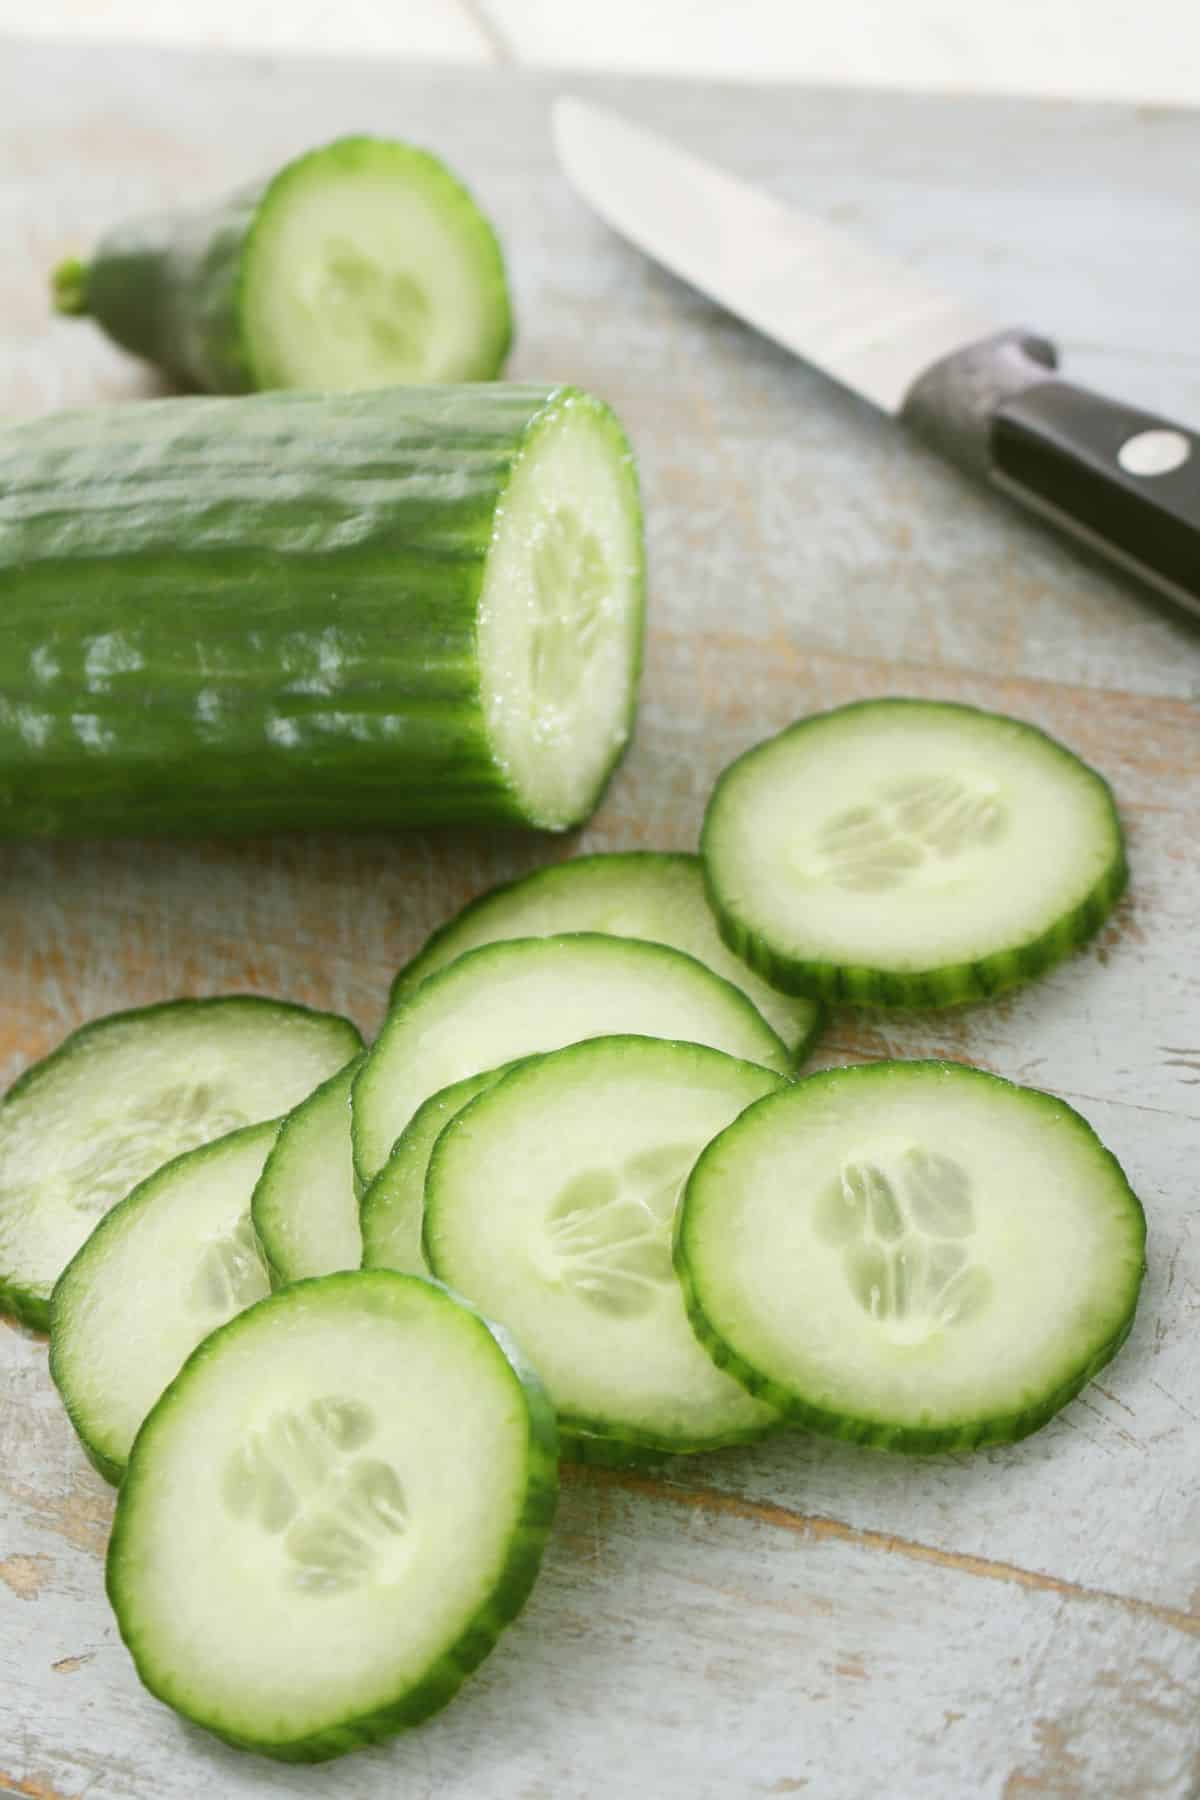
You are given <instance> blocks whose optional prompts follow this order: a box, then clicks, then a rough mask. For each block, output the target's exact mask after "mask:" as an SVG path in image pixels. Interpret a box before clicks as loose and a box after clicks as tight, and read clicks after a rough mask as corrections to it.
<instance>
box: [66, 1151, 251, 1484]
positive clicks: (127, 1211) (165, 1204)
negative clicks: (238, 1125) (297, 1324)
mask: <svg viewBox="0 0 1200 1800" xmlns="http://www.w3.org/2000/svg"><path fill="white" fill-rule="evenodd" d="M278 1129H279V1127H278V1124H277V1123H276V1122H275V1121H274V1120H272V1121H270V1122H268V1123H267V1124H265V1125H251V1126H248V1127H247V1128H246V1129H244V1130H242V1131H234V1132H231V1133H230V1135H229V1136H228V1137H224V1138H218V1140H217V1142H216V1143H215V1144H203V1145H202V1146H201V1147H200V1149H199V1150H189V1151H187V1152H186V1153H185V1154H184V1155H183V1156H177V1157H176V1158H175V1159H174V1161H172V1162H169V1163H168V1164H167V1165H166V1167H165V1168H162V1169H159V1171H158V1172H157V1174H155V1175H151V1176H150V1177H149V1179H148V1180H146V1181H143V1182H142V1183H141V1184H140V1185H139V1186H138V1187H136V1188H134V1190H133V1192H132V1193H131V1194H128V1195H126V1197H125V1199H124V1200H122V1201H120V1202H119V1203H118V1204H117V1205H116V1206H114V1207H113V1208H112V1211H111V1212H109V1213H107V1214H106V1215H105V1217H104V1218H103V1219H101V1221H100V1223H99V1225H97V1227H96V1229H95V1231H93V1233H92V1235H91V1237H90V1238H88V1240H87V1242H86V1243H85V1244H84V1245H83V1248H82V1249H81V1250H79V1251H77V1252H76V1254H75V1256H74V1257H73V1258H72V1260H71V1261H70V1262H69V1263H68V1264H67V1266H66V1268H65V1269H64V1270H63V1272H62V1274H61V1275H60V1276H59V1279H58V1283H57V1285H56V1287H55V1289H54V1294H53V1297H52V1301H51V1309H50V1317H51V1323H50V1373H51V1375H52V1377H53V1378H54V1382H55V1385H56V1386H57V1388H58V1391H59V1393H60V1394H61V1395H62V1399H63V1404H64V1405H65V1407H66V1409H67V1412H68V1414H69V1415H70V1419H71V1423H72V1424H73V1425H74V1427H75V1429H76V1431H77V1432H78V1433H79V1437H80V1439H81V1441H82V1443H83V1447H84V1449H85V1450H86V1452H87V1454H88V1456H89V1457H90V1458H91V1461H92V1462H93V1463H94V1464H95V1466H96V1468H97V1469H99V1471H100V1473H101V1474H102V1475H103V1476H104V1477H105V1479H106V1480H107V1481H112V1482H119V1481H120V1480H121V1477H122V1475H123V1474H124V1472H125V1465H126V1463H127V1462H128V1460H129V1451H130V1447H131V1446H132V1444H133V1440H134V1438H135V1437H136V1436H137V1432H138V1427H139V1426H140V1425H141V1423H142V1420H143V1419H144V1418H145V1416H146V1414H147V1413H148V1412H149V1411H150V1408H151V1407H152V1406H153V1405H154V1402H155V1401H156V1400H157V1399H158V1397H159V1395H160V1394H161V1393H162V1392H163V1390H164V1389H165V1388H166V1387H167V1386H168V1385H169V1384H170V1383H171V1382H172V1381H173V1380H174V1378H175V1376H176V1375H178V1373H179V1371H180V1369H181V1368H182V1367H183V1365H184V1363H185V1362H186V1361H187V1359H188V1357H189V1356H190V1355H191V1353H192V1351H193V1350H194V1349H195V1348H196V1345H197V1344H198V1343H200V1342H201V1340H202V1339H203V1338H206V1337H207V1336H208V1334H209V1332H210V1331H215V1330H216V1328H217V1326H218V1325H223V1324H224V1323H225V1321H226V1320H227V1319H231V1318H233V1317H234V1315H235V1314H237V1313H239V1312H242V1311H243V1310H244V1309H245V1308H246V1307H247V1306H250V1305H252V1304H253V1302H254V1301H255V1300H261V1299H263V1298H264V1297H265V1296H266V1295H267V1294H268V1293H269V1292H270V1281H269V1279H268V1275H267V1269H266V1264H265V1263H264V1261H263V1257H262V1252H261V1251H260V1249H259V1246H258V1241H257V1239H256V1238H255V1235H254V1227H253V1225H252V1224H251V1222H250V1195H251V1193H252V1192H253V1190H254V1184H255V1182H256V1181H257V1180H258V1177H259V1175H260V1173H261V1171H262V1166H263V1163H264V1162H265V1161H266V1158H267V1153H268V1151H269V1150H270V1148H271V1145H272V1144H273V1143H274V1142H275V1134H276V1132H277V1131H278Z"/></svg>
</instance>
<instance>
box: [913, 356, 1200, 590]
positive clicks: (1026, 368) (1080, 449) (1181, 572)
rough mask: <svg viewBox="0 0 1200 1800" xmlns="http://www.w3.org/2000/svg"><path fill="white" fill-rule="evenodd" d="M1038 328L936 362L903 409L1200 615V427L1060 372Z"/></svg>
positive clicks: (980, 469)
mask: <svg viewBox="0 0 1200 1800" xmlns="http://www.w3.org/2000/svg"><path fill="white" fill-rule="evenodd" d="M1055 361H1056V358H1055V353H1054V348H1053V346H1052V345H1051V344H1049V343H1047V342H1046V341H1045V339H1043V338H1038V337H1034V336H1033V335H1032V334H1030V333H1029V332H1024V331H1010V332H1004V333H1002V334H1000V335H999V336H997V337H994V338H985V339H983V340H982V341H981V342H980V343H977V344H968V345H966V346H965V347H964V348H963V349H962V350H956V351H955V352H954V353H953V355H951V356H947V357H944V358H943V359H942V360H941V361H940V362H937V363H935V364H934V365H933V367H932V368H930V369H927V370H926V371H925V373H924V374H923V375H922V376H920V377H919V378H918V380H917V381H916V382H914V384H913V386H912V388H911V389H910V391H909V393H908V395H907V397H906V399H905V402H904V405H903V407H902V409H901V416H902V418H903V419H904V420H905V422H906V423H907V424H909V425H910V426H912V428H913V429H914V430H915V431H917V432H918V433H919V434H920V435H921V436H922V437H923V438H924V439H925V440H926V441H927V442H928V443H930V444H931V445H932V447H933V448H934V449H936V450H938V451H940V452H941V454H942V455H943V456H946V457H948V458H949V459H950V460H951V461H952V462H956V463H958V464H959V465H960V467H962V468H964V469H967V470H969V471H970V472H971V473H972V474H974V475H978V476H982V477H983V478H984V479H986V480H990V481H992V482H994V483H995V484H996V485H997V486H998V487H1001V488H1003V489H1004V491H1005V492H1006V493H1008V494H1011V495H1012V497H1013V498H1014V499H1016V500H1019V501H1021V502H1022V504H1024V505H1026V506H1028V507H1031V508H1032V509H1033V510H1034V511H1035V512H1038V513H1040V514H1042V515H1043V516H1044V517H1046V518H1048V519H1051V520H1053V522H1054V523H1055V524H1057V525H1059V526H1060V527H1061V528H1062V529H1063V530H1065V531H1069V532H1070V533H1071V534H1072V535H1073V536H1075V537H1077V538H1079V539H1081V540H1082V541H1083V542H1085V543H1087V544H1088V545H1090V546H1091V548H1092V549H1094V550H1099V551H1100V552H1102V553H1103V554H1104V555H1105V556H1107V557H1108V558H1109V560H1110V561H1112V562H1115V563H1117V564H1118V565H1119V566H1120V567H1121V568H1123V569H1126V570H1128V571H1129V572H1131V573H1133V574H1135V575H1137V576H1139V577H1140V578H1141V579H1142V580H1143V581H1146V582H1148V583H1150V585H1152V586H1153V587H1155V588H1157V589H1158V590H1159V591H1160V592H1162V593H1165V594H1167V595H1169V597H1170V598H1171V599H1172V600H1174V601H1176V602H1177V603H1178V604H1180V605H1183V606H1185V607H1187V608H1188V609H1189V610H1190V611H1192V612H1195V613H1200V432H1192V431H1189V430H1187V429H1186V428H1185V427H1184V426H1181V425H1175V424H1172V423H1171V422H1170V421H1169V420H1166V419H1161V418H1157V417H1155V415H1154V414H1152V413H1147V412H1141V411H1139V410H1138V408H1136V407H1132V406H1124V405H1122V404H1120V403H1119V402H1117V401H1114V400H1105V399H1103V398H1102V397H1101V396H1100V395H1098V394H1090V393H1087V392H1086V391H1085V390H1084V389H1082V388H1077V387H1072V386H1071V384H1070V383H1069V382H1065V381H1061V380H1059V379H1058V376H1057V374H1056V373H1055Z"/></svg>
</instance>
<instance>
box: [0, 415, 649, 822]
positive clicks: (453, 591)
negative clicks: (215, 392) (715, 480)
mask: <svg viewBox="0 0 1200 1800" xmlns="http://www.w3.org/2000/svg"><path fill="white" fill-rule="evenodd" d="M0 583H2V584H3V590H4V634H3V642H2V643H0V838H4V837H23V836H33V837H47V836H79V835H87V836H91V837H95V836H102V835H105V834H113V833H117V834H129V833H136V834H144V833H150V832H172V833H187V832H219V833H220V834H222V835H226V836H227V835H229V834H230V833H235V832H245V831H261V830H266V829H274V828H277V827H278V828H284V827H289V828H290V827H320V826H336V827H341V828H344V827H346V826H365V825H416V824H429V823H437V822H442V823H451V822H462V821H474V822H477V823H478V822H483V823H487V822H503V821H508V822H510V823H513V822H516V823H521V824H526V825H534V826H539V827H543V828H545V829H548V830H564V829H566V827H567V826H569V825H572V824H575V823H578V821H579V820H581V819H583V818H584V817H586V815H587V814H588V813H589V812H590V811H591V810H592V808H593V807H594V806H595V805H596V803H597V801H598V799H599V796H600V793H601V791H602V790H603V788H604V785H605V783H606V781H607V779H608V776H609V774H610V772H611V771H612V769H613V767H614V765H615V763H616V761H617V759H618V758H619V756H620V755H621V752H622V750H623V749H624V746H625V743H626V741H627V739H628V737H629V734H630V731H631V729H632V721H633V711H634V705H635V698H636V691H637V679H638V672H639V669H640V658H641V637H642V550H641V519H640V514H639V511H638V500H637V482H636V476H635V473H634V467H633V460H632V456H631V454H630V451H629V446H628V445H627V443H626V441H625V438H624V437H623V436H622V433H621V430H620V427H619V425H618V424H617V422H616V420H615V419H614V418H613V415H612V414H611V413H610V412H609V411H608V410H607V408H606V407H604V406H602V405H601V404H600V402H599V401H597V400H593V399H591V398H589V397H588V396H587V395H585V394H581V393H578V392H576V391H575V390H573V389H569V388H545V387H524V386H508V385H500V384H492V385H491V386H474V387H446V388H436V387H430V388H393V389H389V390H387V391H385V392H379V393H374V394H344V395H329V396H322V395H311V394H260V395H254V396H251V397H250V398H249V399H245V400H199V399H192V400H159V401H147V402H146V403H144V404H142V405H139V406H127V407H120V408H115V407H114V408H102V407H97V408H95V409H93V410H92V411H90V412H86V413H63V414H59V415H57V416H55V417H51V418H46V419H39V420H33V421H31V422H30V423H28V424H25V425H21V426H17V427H12V428H9V429H6V430H4V431H0Z"/></svg>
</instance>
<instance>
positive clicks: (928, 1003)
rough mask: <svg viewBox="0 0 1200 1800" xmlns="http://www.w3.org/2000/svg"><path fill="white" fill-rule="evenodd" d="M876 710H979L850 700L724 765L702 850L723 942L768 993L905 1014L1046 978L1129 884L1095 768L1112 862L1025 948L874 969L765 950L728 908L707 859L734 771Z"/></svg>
mask: <svg viewBox="0 0 1200 1800" xmlns="http://www.w3.org/2000/svg"><path fill="white" fill-rule="evenodd" d="M880 704H887V705H889V706H897V707H903V706H920V707H931V706H934V705H936V706H938V707H939V708H940V709H941V710H944V711H946V712H959V713H967V714H973V713H980V712H981V711H982V709H980V708H978V707H971V706H965V705H961V704H959V703H957V702H954V701H938V702H931V701H924V700H909V699H905V698H902V697H893V698H890V699H889V700H888V701H887V702H886V703H881V702H880V701H876V700H863V701H856V702H852V703H850V704H848V705H846V706H842V707H837V708H834V709H831V712H825V713H814V714H812V715H811V716H810V717H808V718H804V719H800V720H798V721H797V722H796V723H795V724H794V725H792V726H789V727H788V728H787V729H786V730H785V731H783V732H781V733H779V734H778V736H777V737H774V738H769V739H767V740H766V742H765V743H762V744H756V745H754V746H753V747H752V748H751V749H749V750H747V751H746V752H744V754H743V755H742V756H740V757H738V758H737V759H736V761H734V762H732V763H730V765H729V766H728V768H726V769H724V770H723V771H722V773H721V775H720V776H719V777H718V779H717V782H716V785H715V786H714V788H713V791H712V794H711V796H710V798H709V802H708V807H707V810H706V812H705V817H704V824H703V827H702V831H701V843H700V855H701V859H702V865H703V870H704V882H705V891H706V893H707V895H708V900H709V905H710V906H711V908H712V911H713V914H714V917H715V918H716V921H717V927H718V930H719V931H720V934H721V937H722V939H723V940H724V942H725V943H726V944H727V945H728V946H729V948H730V949H731V950H732V951H734V952H735V953H736V955H738V956H740V957H741V959H742V961H743V962H744V963H746V965H747V967H749V968H751V969H753V970H754V972H755V973H756V974H757V975H760V976H761V977H762V978H763V980H764V981H768V982H770V984H771V985H772V987H775V988H778V989H779V991H780V992H781V993H785V994H795V995H808V996H811V997H812V998H814V999H820V1000H823V1001H826V1002H829V1003H832V1004H844V1005H852V1006H885V1007H891V1008H897V1009H911V1010H923V1009H932V1008H937V1007H947V1006H962V1005H967V1004H970V1003H971V1002H973V1001H979V1000H990V999H993V998H994V997H995V996H996V995H998V994H1002V993H1005V992H1007V991H1008V990H1009V989H1010V988H1014V987H1018V986H1021V985H1023V984H1024V983H1025V982H1027V981H1030V980H1032V979H1034V978H1035V977H1037V976H1039V975H1042V974H1044V973H1045V972H1046V971H1047V970H1048V969H1050V968H1053V967H1054V965H1055V964H1056V963H1058V962H1061V961H1062V960H1063V958H1064V957H1066V956H1069V955H1070V954H1071V952H1072V951H1074V950H1077V949H1079V948H1080V947H1081V946H1082V945H1083V944H1085V943H1086V942H1087V940H1088V939H1089V938H1090V937H1092V936H1093V935H1094V934H1095V932H1096V931H1097V930H1098V929H1099V927H1100V926H1101V925H1102V924H1103V923H1104V921H1105V919H1107V917H1108V916H1109V914H1110V913H1111V911H1112V909H1113V907H1114V906H1115V905H1116V903H1117V901H1118V900H1119V899H1120V897H1121V895H1122V894H1123V893H1124V891H1125V888H1126V886H1127V884H1128V880H1129V866H1128V862H1127V860H1126V855H1125V842H1124V835H1123V833H1122V830H1121V824H1120V819H1119V817H1118V814H1117V808H1116V800H1115V798H1114V796H1113V794H1112V790H1111V788H1110V787H1109V784H1108V783H1107V782H1106V781H1105V780H1104V777H1103V776H1102V775H1100V774H1099V772H1098V771H1097V770H1095V769H1090V773H1091V774H1092V775H1093V776H1094V777H1095V779H1096V781H1097V782H1098V783H1099V784H1100V785H1101V787H1102V788H1103V790H1104V792H1105V794H1106V796H1107V799H1108V804H1109V809H1110V813H1111V819H1112V833H1113V856H1112V861H1111V862H1110V864H1109V866H1108V867H1107V868H1106V869H1105V871H1104V873H1103V874H1102V875H1101V877H1100V878H1099V880H1098V881H1097V882H1096V883H1095V885H1094V886H1093V887H1092V889H1091V890H1090V892H1089V893H1087V894H1086V895H1085V896H1084V897H1083V899H1082V900H1081V901H1080V902H1079V904H1078V905H1077V906H1076V907H1074V908H1073V909H1072V910H1071V911H1070V912H1068V913H1066V914H1065V915H1064V916H1063V917H1061V918H1059V919H1057V920H1056V921H1055V922H1054V924H1053V925H1052V926H1051V927H1050V928H1049V929H1048V930H1046V931H1044V932H1040V933H1037V934H1035V935H1033V936H1032V937H1030V938H1029V939H1027V940H1026V941H1025V942H1023V943H1020V944H1014V945H1011V946H1009V947H1007V948H1005V949H1004V950H1001V951H998V952H997V953H995V954H994V955H990V956H985V957H982V958H980V959H978V960H974V961H967V962H958V963H953V964H950V965H947V966H944V967H941V968H937V969H932V970H926V971H908V970H903V969H889V968H880V967H873V966H871V965H870V964H849V963H835V962H828V961H817V960H809V959H806V958H802V957H795V956H785V955H783V954H781V952H780V951H779V949H778V948H777V947H776V946H773V945H772V944H771V943H769V942H768V940H767V939H766V938H765V937H764V936H763V935H762V933H760V932H758V931H756V930H755V929H754V928H753V927H752V926H750V925H748V924H747V923H746V922H745V921H744V920H742V919H740V918H739V917H738V916H737V915H736V913H735V912H733V911H732V910H731V909H730V906H729V903H728V901H727V899H726V896H725V894H724V892H723V890H722V887H721V883H720V881H719V879H718V877H717V875H716V873H715V871H714V867H713V858H712V855H711V846H712V837H713V820H714V816H715V811H716V807H717V802H718V797H719V796H720V795H721V793H722V791H723V789H724V788H725V786H726V784H727V783H728V782H729V781H730V780H731V778H732V777H733V775H734V774H735V772H736V771H737V770H739V769H740V768H742V767H743V766H744V765H745V764H747V763H748V762H750V761H751V760H752V759H753V758H754V757H756V756H758V755H759V754H760V753H762V752H765V751H766V750H768V749H769V748H770V747H771V746H773V745H774V744H776V743H777V742H778V741H779V739H780V738H789V737H794V736H796V735H798V734H799V733H801V732H804V731H807V730H808V729H809V728H810V727H812V726H814V725H819V724H820V723H821V722H822V721H823V720H825V719H827V718H829V717H830V716H832V712H837V713H840V714H850V713H853V712H855V711H858V710H863V709H872V708H875V707H877V706H879V705H880ZM985 716H987V715H985ZM1009 723H1010V724H1013V725H1019V726H1020V729H1021V730H1023V731H1025V732H1028V733H1029V734H1030V736H1031V737H1036V738H1040V739H1042V740H1043V741H1044V742H1045V743H1046V744H1047V746H1049V747H1050V748H1051V749H1053V750H1055V751H1058V752H1061V753H1062V754H1064V755H1067V756H1071V757H1072V759H1073V760H1076V761H1077V760H1078V759H1077V758H1075V757H1074V753H1073V752H1071V751H1069V750H1067V749H1066V746H1065V745H1063V744H1060V743H1059V742H1058V740H1057V739H1056V738H1053V737H1051V736H1050V734H1049V733H1048V732H1044V731H1042V730H1040V729H1039V727H1037V726H1035V725H1030V724H1028V723H1027V722H1025V721H1017V720H1010V721H1009ZM884 904H886V901H885V902H884Z"/></svg>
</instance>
